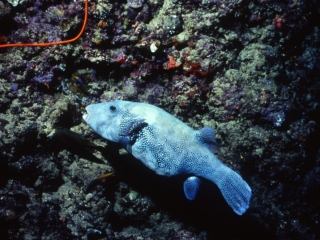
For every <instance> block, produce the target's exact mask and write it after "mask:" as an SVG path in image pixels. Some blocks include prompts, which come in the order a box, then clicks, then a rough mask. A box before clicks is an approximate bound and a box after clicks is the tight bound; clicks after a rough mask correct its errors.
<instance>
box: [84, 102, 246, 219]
mask: <svg viewBox="0 0 320 240" xmlns="http://www.w3.org/2000/svg"><path fill="white" fill-rule="evenodd" d="M86 111H87V113H85V114H84V115H83V119H84V121H85V122H86V123H87V124H88V125H89V126H90V127H91V128H92V129H93V130H94V131H95V132H96V133H98V134H99V135H101V136H102V137H103V138H105V139H107V140H110V141H113V142H118V143H121V144H122V146H123V147H125V148H126V150H127V151H128V152H130V153H131V154H132V155H133V156H134V157H135V158H137V159H139V160H140V161H142V162H143V163H144V164H145V165H146V166H147V167H149V168H150V169H152V170H153V171H155V172H156V173H157V174H159V175H164V176H174V175H181V174H183V175H191V176H190V177H188V178H187V179H186V180H185V182H184V184H183V189H184V193H185V196H186V197H187V198H188V199H189V200H193V199H195V197H196V194H197V192H198V190H199V187H200V178H199V177H202V178H205V179H208V180H210V181H212V182H213V183H215V184H216V185H217V186H218V188H219V189H220V191H221V193H222V195H223V197H224V198H225V200H226V201H227V203H228V204H229V205H230V207H231V208H232V209H233V211H234V212H235V213H237V214H238V215H242V214H243V213H244V212H245V211H246V210H247V209H248V208H249V203H250V198H251V189H250V187H249V185H248V184H247V183H246V182H245V181H244V180H243V179H242V178H241V176H240V175H239V174H238V173H236V172H235V171H233V170H232V169H231V168H229V167H227V166H226V165H224V164H223V163H222V162H221V161H220V160H219V159H218V158H217V157H216V156H215V155H214V153H213V149H214V148H215V147H216V146H217V144H216V141H215V139H214V130H213V129H212V128H210V127H204V128H202V129H200V130H198V131H195V130H193V129H192V128H190V127H189V126H188V125H186V124H185V123H183V122H182V121H180V120H179V119H177V118H175V117H174V116H172V115H171V114H169V113H167V112H165V111H164V110H162V109H160V108H158V107H155V106H153V105H150V104H145V103H136V102H129V101H121V100H119V101H115V102H106V103H97V104H91V105H89V106H87V107H86Z"/></svg>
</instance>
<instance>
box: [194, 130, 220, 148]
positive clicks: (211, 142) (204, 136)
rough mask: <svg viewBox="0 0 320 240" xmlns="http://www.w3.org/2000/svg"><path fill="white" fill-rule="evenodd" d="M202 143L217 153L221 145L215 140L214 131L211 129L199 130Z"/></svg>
mask: <svg viewBox="0 0 320 240" xmlns="http://www.w3.org/2000/svg"><path fill="white" fill-rule="evenodd" d="M198 133H199V137H200V139H199V140H200V142H201V143H204V144H206V145H207V147H208V148H209V149H210V150H211V151H212V152H215V151H217V150H218V148H219V145H218V143H217V142H216V139H215V138H214V130H213V129H212V128H211V127H204V128H201V129H200V130H198Z"/></svg>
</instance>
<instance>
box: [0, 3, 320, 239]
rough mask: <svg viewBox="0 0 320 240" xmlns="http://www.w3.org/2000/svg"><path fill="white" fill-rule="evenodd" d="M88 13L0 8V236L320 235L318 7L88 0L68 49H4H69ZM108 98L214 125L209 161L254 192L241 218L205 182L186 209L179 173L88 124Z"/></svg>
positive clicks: (59, 6)
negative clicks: (167, 173) (93, 108)
mask: <svg viewBox="0 0 320 240" xmlns="http://www.w3.org/2000/svg"><path fill="white" fill-rule="evenodd" d="M10 3H11V4H10ZM83 4H84V2H83V1H56V0H53V1H44V0H36V1H23V0H20V1H16V0H15V1H11V0H10V1H1V2H0V25H1V29H0V44H1V48H0V56H1V57H0V136H1V137H0V171H1V177H0V238H1V239H35V238H36V239H58V238H60V239H80V238H83V239H102V238H107V239H221V238H224V239H231V238H232V239H261V238H265V239H292V238H299V239H318V238H320V231H319V216H318V213H319V211H320V205H319V201H320V199H319V194H317V192H318V189H319V185H320V180H319V176H320V175H319V169H320V144H319V141H318V136H319V131H320V127H319V122H320V115H319V113H320V105H319V101H320V99H319V96H320V84H319V81H318V80H319V78H320V75H319V73H320V71H319V70H320V64H319V62H320V59H319V58H320V57H319V56H320V54H319V47H320V30H319V28H320V26H319V22H318V20H317V16H318V15H319V14H320V12H319V9H320V5H319V3H318V2H317V1H315V0H306V1H289V3H288V2H284V1H268V0H258V1H248V0H201V1H196V0H186V1H182V0H127V1H110V0H93V1H90V2H89V8H88V21H87V23H86V26H85V28H84V33H82V34H81V37H80V38H79V39H78V40H77V41H75V42H72V43H70V44H65V45H52V46H45V47H33V48H28V47H22V48H5V45H6V44H13V43H48V42H56V41H64V40H68V39H72V38H75V37H76V36H77V34H79V32H80V31H81V29H82V25H83V18H84V15H85V14H84V10H85V9H84V5H83ZM14 5H16V6H15V7H14ZM117 99H124V100H131V101H139V102H147V103H150V104H154V105H156V106H158V107H161V108H163V109H165V110H166V111H168V112H170V113H171V114H173V115H175V116H176V117H178V118H179V119H181V120H182V121H184V122H186V123H187V124H188V125H190V126H191V127H193V128H195V129H199V128H202V127H204V126H210V127H213V128H214V129H215V135H216V139H217V141H218V142H219V145H220V149H219V150H218V152H217V153H216V154H217V156H218V158H219V159H221V161H223V162H224V163H225V164H227V165H228V166H229V167H230V168H232V169H234V170H235V171H237V172H239V173H241V175H242V176H243V177H244V179H245V180H246V181H247V182H248V183H249V185H250V187H251V188H252V192H253V196H252V200H251V204H250V208H249V209H248V211H247V213H246V214H245V215H244V216H243V217H241V218H238V217H237V216H235V215H234V214H233V213H232V212H231V211H229V208H228V206H227V205H225V203H224V201H223V198H222V196H221V195H220V193H219V192H218V191H214V189H213V190H212V188H213V186H212V185H210V183H208V182H204V184H203V185H202V186H201V189H200V191H199V196H198V197H197V198H196V200H195V201H193V202H189V201H188V200H186V199H185V198H184V196H183V190H182V183H183V180H185V179H184V178H163V177H159V176H156V175H155V174H153V173H152V172H150V171H148V169H146V168H145V167H144V166H142V165H140V164H139V163H137V161H134V159H132V158H130V156H128V155H127V154H126V153H125V152H124V151H123V150H120V151H119V150H118V146H114V145H113V144H112V143H106V142H105V141H104V140H103V139H101V138H100V137H98V136H97V135H96V134H94V133H93V132H92V131H91V130H90V129H89V127H88V126H87V125H86V124H85V123H83V122H82V119H81V116H82V112H83V111H84V107H85V106H86V105H88V104H90V103H96V102H104V101H110V100H117ZM59 131H60V134H57V133H59ZM61 131H62V132H61ZM69 131H71V132H69ZM61 133H63V134H61ZM77 136H79V137H77ZM80 136H81V137H80ZM89 143H90V144H89ZM111 172H115V176H114V177H110V178H108V179H105V180H103V181H101V182H100V183H99V184H98V185H97V186H96V187H95V188H93V189H92V191H91V192H89V193H86V192H85V189H86V185H87V184H88V183H89V182H90V181H91V180H92V179H95V178H96V177H98V176H99V175H101V174H104V173H111Z"/></svg>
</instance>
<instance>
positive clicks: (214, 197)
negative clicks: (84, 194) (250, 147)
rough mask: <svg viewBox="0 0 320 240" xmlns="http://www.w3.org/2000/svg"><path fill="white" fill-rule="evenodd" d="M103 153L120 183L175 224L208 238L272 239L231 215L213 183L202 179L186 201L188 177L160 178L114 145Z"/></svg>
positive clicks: (250, 220)
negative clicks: (144, 196) (185, 226)
mask: <svg viewBox="0 0 320 240" xmlns="http://www.w3.org/2000/svg"><path fill="white" fill-rule="evenodd" d="M104 154H105V157H106V158H107V159H109V162H110V164H111V165H112V167H113V168H114V169H115V172H116V176H117V178H118V179H119V180H120V181H122V182H125V183H126V184H128V185H129V186H130V187H132V188H133V189H135V190H136V191H137V192H139V193H141V194H143V195H146V196H148V197H150V198H152V199H153V201H154V202H156V203H157V204H159V206H160V207H161V208H162V209H164V210H166V211H168V212H169V213H170V215H171V216H172V217H173V218H175V219H177V220H178V221H181V222H183V223H185V224H187V225H191V226H194V227H196V228H197V229H198V230H205V231H208V233H209V237H210V239H211V238H212V239H222V238H223V239H274V236H273V235H272V234H271V233H270V232H269V231H268V230H266V229H265V228H264V226H261V225H260V224H259V223H258V222H256V221H255V220H254V219H253V218H252V217H250V216H249V214H248V213H246V214H244V215H243V216H238V215H237V214H236V213H234V212H233V210H232V209H231V208H230V207H229V205H228V204H227V203H226V201H225V200H224V198H223V197H222V194H221V192H220V190H219V189H218V188H217V186H215V184H213V183H211V182H209V181H207V180H205V179H202V180H203V181H202V185H201V188H200V191H199V193H198V195H197V197H196V199H195V200H194V201H189V200H187V199H186V198H185V196H184V193H183V182H184V180H185V179H186V178H187V176H177V177H164V176H159V175H157V174H155V173H154V172H153V171H151V170H150V169H148V168H147V167H145V166H144V165H143V164H142V163H141V162H140V161H139V160H137V159H135V158H134V157H133V156H131V154H124V155H119V153H118V146H117V145H115V144H114V143H109V142H108V147H107V151H106V152H105V153H104ZM248 212H250V209H249V210H248ZM110 220H111V221H112V218H111V219H110ZM111 224H112V223H111ZM122 227H126V226H122Z"/></svg>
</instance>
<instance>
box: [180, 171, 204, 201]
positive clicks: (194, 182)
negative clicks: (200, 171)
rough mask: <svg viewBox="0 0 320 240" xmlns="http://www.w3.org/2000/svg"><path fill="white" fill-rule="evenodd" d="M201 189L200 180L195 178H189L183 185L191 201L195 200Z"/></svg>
mask: <svg viewBox="0 0 320 240" xmlns="http://www.w3.org/2000/svg"><path fill="white" fill-rule="evenodd" d="M199 187H200V179H199V178H197V177H195V176H191V177H188V178H187V180H185V181H184V183H183V190H184V194H185V196H186V198H188V199H189V200H194V199H195V198H196V195H197V193H198V190H199Z"/></svg>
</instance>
